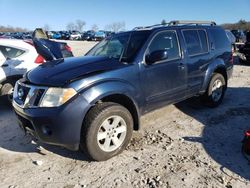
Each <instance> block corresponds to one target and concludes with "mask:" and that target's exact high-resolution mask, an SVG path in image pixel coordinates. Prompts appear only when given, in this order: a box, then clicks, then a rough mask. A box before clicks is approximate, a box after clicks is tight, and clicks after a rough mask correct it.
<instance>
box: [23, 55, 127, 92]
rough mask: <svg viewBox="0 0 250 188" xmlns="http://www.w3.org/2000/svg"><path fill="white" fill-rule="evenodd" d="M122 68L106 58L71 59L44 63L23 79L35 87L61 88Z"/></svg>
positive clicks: (117, 62) (117, 63) (115, 61)
mask: <svg viewBox="0 0 250 188" xmlns="http://www.w3.org/2000/svg"><path fill="white" fill-rule="evenodd" d="M124 66H126V65H125V64H123V63H121V62H119V61H118V60H115V59H110V58H107V57H93V56H84V57H72V58H66V59H59V60H54V61H50V62H46V63H44V64H42V65H40V66H38V67H36V68H35V69H33V70H32V71H30V72H28V73H27V74H26V76H25V79H26V81H27V82H30V83H32V84H35V85H41V86H54V87H63V86H64V85H65V84H68V83H70V82H72V81H74V80H77V79H81V78H84V77H86V76H89V75H93V74H98V73H101V72H106V71H110V70H114V69H118V68H121V67H124Z"/></svg>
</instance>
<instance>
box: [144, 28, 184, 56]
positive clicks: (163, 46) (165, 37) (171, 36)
mask: <svg viewBox="0 0 250 188" xmlns="http://www.w3.org/2000/svg"><path fill="white" fill-rule="evenodd" d="M158 50H166V51H167V52H168V59H169V60H172V59H177V58H180V50H179V44H178V40H177V35H176V32H175V31H164V32H160V33H158V34H157V35H156V36H155V38H154V39H153V40H152V42H151V43H150V45H149V53H152V52H154V51H158Z"/></svg>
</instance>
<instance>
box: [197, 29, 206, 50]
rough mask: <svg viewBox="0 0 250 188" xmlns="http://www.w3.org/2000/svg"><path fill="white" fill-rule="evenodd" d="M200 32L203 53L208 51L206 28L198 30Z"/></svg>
mask: <svg viewBox="0 0 250 188" xmlns="http://www.w3.org/2000/svg"><path fill="white" fill-rule="evenodd" d="M198 33H199V36H200V41H201V48H202V53H206V52H208V44H207V34H206V32H205V31H204V30H198Z"/></svg>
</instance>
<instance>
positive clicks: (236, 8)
mask: <svg viewBox="0 0 250 188" xmlns="http://www.w3.org/2000/svg"><path fill="white" fill-rule="evenodd" d="M77 19H80V20H83V21H85V22H86V25H85V27H84V30H88V29H91V27H92V26H93V25H94V24H96V25H98V28H99V29H103V28H105V26H106V25H108V24H111V23H113V22H125V24H126V30H129V29H133V28H134V27H136V26H146V25H153V24H157V23H160V22H161V20H162V19H165V20H166V21H171V20H213V21H215V22H216V23H217V24H222V23H234V22H237V21H239V20H240V19H245V20H247V21H250V0H88V1H84V0H0V25H3V26H7V25H10V26H13V27H22V28H27V29H29V30H33V29H35V28H36V27H43V26H44V25H45V24H48V25H49V26H50V29H51V30H65V29H66V25H67V24H68V23H69V22H74V21H75V20H77Z"/></svg>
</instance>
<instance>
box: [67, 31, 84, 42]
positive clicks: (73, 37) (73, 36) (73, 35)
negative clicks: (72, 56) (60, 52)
mask: <svg viewBox="0 0 250 188" xmlns="http://www.w3.org/2000/svg"><path fill="white" fill-rule="evenodd" d="M81 39H82V35H81V33H80V32H79V31H72V32H71V34H70V40H81Z"/></svg>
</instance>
